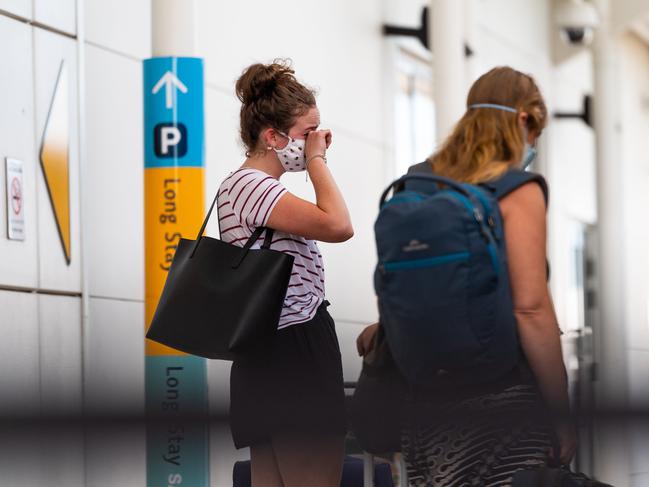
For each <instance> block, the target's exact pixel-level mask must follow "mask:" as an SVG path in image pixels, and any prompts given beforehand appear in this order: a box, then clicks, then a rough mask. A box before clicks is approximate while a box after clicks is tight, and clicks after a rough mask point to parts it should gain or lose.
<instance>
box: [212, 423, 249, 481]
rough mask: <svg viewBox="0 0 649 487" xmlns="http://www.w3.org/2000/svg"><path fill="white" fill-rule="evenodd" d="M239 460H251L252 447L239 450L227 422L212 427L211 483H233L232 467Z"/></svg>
mask: <svg viewBox="0 0 649 487" xmlns="http://www.w3.org/2000/svg"><path fill="white" fill-rule="evenodd" d="M238 460H250V449H249V448H242V449H241V450H237V449H236V448H235V447H234V443H233V442H232V436H231V434H230V428H229V427H228V425H227V424H222V423H221V424H212V425H211V427H210V485H214V486H222V485H223V486H226V485H232V467H233V466H234V463H235V462H236V461H238Z"/></svg>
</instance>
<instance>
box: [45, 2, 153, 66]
mask: <svg viewBox="0 0 649 487" xmlns="http://www.w3.org/2000/svg"><path fill="white" fill-rule="evenodd" d="M45 1H47V0H45ZM85 25H86V40H87V41H88V42H89V43H91V44H94V45H98V46H102V47H105V48H108V49H110V50H114V51H118V52H122V53H125V54H128V55H129V56H134V57H137V58H140V59H143V58H146V57H149V56H150V55H151V2H150V1H149V0H111V1H110V2H107V1H106V0H85Z"/></svg>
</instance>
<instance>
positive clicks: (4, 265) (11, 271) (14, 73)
mask: <svg viewBox="0 0 649 487" xmlns="http://www.w3.org/2000/svg"><path fill="white" fill-rule="evenodd" d="M0 45H2V46H3V47H2V49H0V65H1V66H3V70H2V75H1V76H0V106H1V107H2V109H1V110H0V284H5V285H12V286H25V287H36V285H37V282H38V257H37V242H38V240H37V238H38V233H37V231H38V221H37V211H36V201H37V199H36V179H35V176H36V171H37V169H38V164H37V160H36V152H35V147H34V136H33V134H34V85H33V77H34V73H33V59H32V36H31V28H30V27H29V26H28V25H26V24H23V23H21V22H18V21H17V20H13V19H10V18H8V17H4V16H0ZM6 157H11V158H15V159H19V160H21V161H23V171H24V172H23V192H22V194H23V205H24V212H25V240H24V241H16V240H8V239H7V237H8V235H7V204H6V203H7V199H6V191H7V181H5V158H6Z"/></svg>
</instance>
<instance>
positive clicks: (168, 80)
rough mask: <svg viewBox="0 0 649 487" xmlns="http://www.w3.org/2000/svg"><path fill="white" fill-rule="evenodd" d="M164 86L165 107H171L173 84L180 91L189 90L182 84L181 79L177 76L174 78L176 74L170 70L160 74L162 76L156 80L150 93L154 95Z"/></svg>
mask: <svg viewBox="0 0 649 487" xmlns="http://www.w3.org/2000/svg"><path fill="white" fill-rule="evenodd" d="M163 86H164V87H165V93H166V102H167V103H166V106H167V108H172V107H173V103H174V97H173V89H174V86H175V87H176V88H178V89H179V90H180V91H182V92H183V93H187V92H188V91H189V90H188V89H187V87H186V86H185V85H184V84H183V82H182V81H180V80H179V79H178V78H176V75H175V74H173V73H172V72H171V71H167V72H166V73H165V74H163V75H162V78H160V79H159V80H158V82H157V83H156V84H155V86H154V87H153V89H152V90H151V93H153V94H154V95H155V94H156V93H157V92H158V91H160V89H161V88H162V87H163Z"/></svg>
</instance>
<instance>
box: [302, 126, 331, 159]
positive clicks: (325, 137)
mask: <svg viewBox="0 0 649 487" xmlns="http://www.w3.org/2000/svg"><path fill="white" fill-rule="evenodd" d="M331 138H332V135H331V130H313V131H312V132H309V134H308V135H307V136H306V147H305V149H304V155H305V156H306V158H307V159H308V158H309V157H312V156H315V155H320V154H321V155H323V156H324V155H325V154H326V152H327V149H328V148H329V146H330V145H331Z"/></svg>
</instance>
